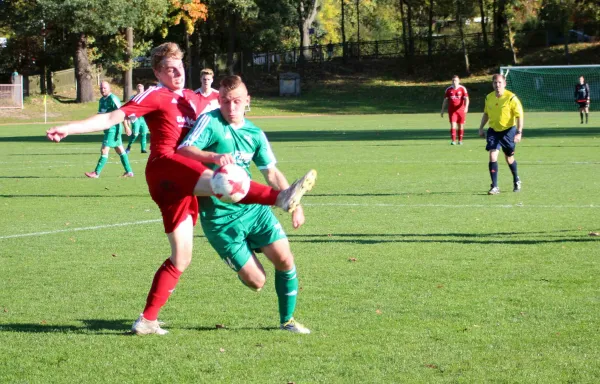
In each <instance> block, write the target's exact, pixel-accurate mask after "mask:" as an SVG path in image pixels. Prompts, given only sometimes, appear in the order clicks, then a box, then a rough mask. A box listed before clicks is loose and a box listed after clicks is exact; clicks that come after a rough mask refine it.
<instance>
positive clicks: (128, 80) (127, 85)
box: [123, 27, 133, 102]
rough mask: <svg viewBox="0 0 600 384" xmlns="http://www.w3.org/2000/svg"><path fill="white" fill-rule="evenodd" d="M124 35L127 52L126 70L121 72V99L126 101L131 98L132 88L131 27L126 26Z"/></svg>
mask: <svg viewBox="0 0 600 384" xmlns="http://www.w3.org/2000/svg"><path fill="white" fill-rule="evenodd" d="M125 36H126V37H127V53H126V55H125V60H126V61H127V71H125V73H124V74H123V75H124V76H123V80H124V84H123V101H124V102H127V101H129V99H131V95H132V92H131V90H132V89H133V66H132V63H133V28H132V27H127V30H126V31H125Z"/></svg>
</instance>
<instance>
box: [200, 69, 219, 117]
mask: <svg viewBox="0 0 600 384" xmlns="http://www.w3.org/2000/svg"><path fill="white" fill-rule="evenodd" d="M214 79H215V74H214V73H213V71H212V69H209V68H204V69H203V70H202V71H200V81H201V82H202V86H201V87H200V88H198V89H196V90H195V91H194V93H195V94H196V95H198V97H199V98H200V107H199V109H200V114H203V113H206V112H210V111H212V110H214V109H217V108H219V91H218V90H216V89H214V88H211V85H212V83H213V80H214Z"/></svg>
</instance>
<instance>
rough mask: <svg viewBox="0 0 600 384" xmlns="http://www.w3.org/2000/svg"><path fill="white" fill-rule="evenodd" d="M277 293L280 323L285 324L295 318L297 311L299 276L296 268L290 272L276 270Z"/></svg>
mask: <svg viewBox="0 0 600 384" xmlns="http://www.w3.org/2000/svg"><path fill="white" fill-rule="evenodd" d="M275 292H277V299H278V300H279V322H280V323H281V324H285V323H287V322H288V321H290V320H291V319H292V317H294V310H295V309H296V296H298V276H297V275H296V267H295V266H294V267H293V268H292V269H291V270H289V271H278V270H277V269H276V270H275Z"/></svg>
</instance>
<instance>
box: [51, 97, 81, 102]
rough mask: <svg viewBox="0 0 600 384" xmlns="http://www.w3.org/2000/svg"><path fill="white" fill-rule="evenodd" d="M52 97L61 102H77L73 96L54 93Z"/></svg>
mask: <svg viewBox="0 0 600 384" xmlns="http://www.w3.org/2000/svg"><path fill="white" fill-rule="evenodd" d="M52 98H53V99H54V100H56V101H57V102H59V103H61V104H77V102H76V101H75V99H73V98H72V97H66V96H60V95H54V96H52Z"/></svg>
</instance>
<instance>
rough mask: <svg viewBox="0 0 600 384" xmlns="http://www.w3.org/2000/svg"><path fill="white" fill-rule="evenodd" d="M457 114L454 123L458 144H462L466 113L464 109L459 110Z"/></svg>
mask: <svg viewBox="0 0 600 384" xmlns="http://www.w3.org/2000/svg"><path fill="white" fill-rule="evenodd" d="M457 114H458V118H457V120H456V125H457V126H458V145H462V143H463V136H464V135H465V120H466V113H465V111H464V110H463V111H460V112H459V113H457Z"/></svg>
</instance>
